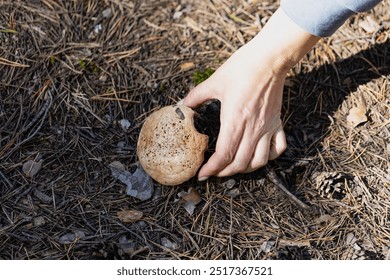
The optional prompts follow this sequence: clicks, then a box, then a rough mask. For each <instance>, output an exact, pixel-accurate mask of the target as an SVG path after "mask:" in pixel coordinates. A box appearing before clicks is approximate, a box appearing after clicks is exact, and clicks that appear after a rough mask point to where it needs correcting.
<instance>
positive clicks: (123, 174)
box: [108, 161, 154, 201]
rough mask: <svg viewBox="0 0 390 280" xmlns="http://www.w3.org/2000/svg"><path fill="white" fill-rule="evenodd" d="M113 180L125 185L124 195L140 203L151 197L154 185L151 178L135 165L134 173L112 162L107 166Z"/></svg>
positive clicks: (117, 162) (119, 163)
mask: <svg viewBox="0 0 390 280" xmlns="http://www.w3.org/2000/svg"><path fill="white" fill-rule="evenodd" d="M108 167H109V168H110V169H111V174H112V176H113V177H114V178H116V179H118V180H119V181H121V182H122V183H124V184H126V186H127V188H126V193H127V194H128V195H130V196H133V197H136V198H138V199H140V200H142V201H144V200H148V199H149V198H151V197H152V195H153V191H154V184H153V180H152V178H151V177H150V176H149V175H148V174H147V173H146V172H145V171H144V170H143V169H142V167H141V166H140V165H137V169H136V170H135V171H134V173H131V172H130V171H128V170H126V167H125V166H124V165H123V164H122V163H121V162H119V161H114V162H112V163H110V164H109V165H108Z"/></svg>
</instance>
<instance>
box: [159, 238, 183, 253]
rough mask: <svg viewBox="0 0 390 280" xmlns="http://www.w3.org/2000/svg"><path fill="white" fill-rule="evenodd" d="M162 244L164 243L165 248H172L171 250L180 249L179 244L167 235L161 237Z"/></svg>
mask: <svg viewBox="0 0 390 280" xmlns="http://www.w3.org/2000/svg"><path fill="white" fill-rule="evenodd" d="M161 245H163V246H164V247H165V248H168V249H171V250H177V249H179V245H177V243H176V242H172V241H171V240H169V239H168V238H166V237H163V238H161Z"/></svg>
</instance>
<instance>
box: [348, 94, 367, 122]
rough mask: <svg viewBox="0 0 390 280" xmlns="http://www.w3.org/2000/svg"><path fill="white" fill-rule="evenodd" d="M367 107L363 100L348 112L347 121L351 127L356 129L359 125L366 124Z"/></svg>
mask: <svg viewBox="0 0 390 280" xmlns="http://www.w3.org/2000/svg"><path fill="white" fill-rule="evenodd" d="M366 113H367V106H366V103H365V102H364V100H361V101H360V102H359V103H358V104H357V105H356V106H355V107H353V108H351V109H350V110H349V113H348V116H347V121H348V124H349V125H350V126H351V127H357V126H358V125H359V124H361V123H364V122H366V121H367V120H368V119H367V116H366Z"/></svg>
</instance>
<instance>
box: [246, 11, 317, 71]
mask: <svg viewBox="0 0 390 280" xmlns="http://www.w3.org/2000/svg"><path fill="white" fill-rule="evenodd" d="M319 39H320V37H317V36H314V35H312V34H310V33H308V32H306V31H305V30H303V29H302V28H301V27H299V26H298V25H297V24H296V23H295V22H293V21H292V20H291V19H290V18H289V17H288V16H287V15H286V14H285V13H284V12H283V11H282V10H281V9H280V8H279V9H278V10H277V11H276V12H275V13H274V15H273V16H272V17H271V19H270V20H269V21H268V22H267V24H266V25H265V26H264V28H263V29H262V30H261V31H260V32H259V34H258V35H257V36H256V37H255V38H254V39H253V40H252V41H251V42H250V43H248V44H250V45H252V47H253V48H254V49H256V50H257V55H258V57H259V58H260V59H262V60H263V63H264V62H265V63H267V65H269V67H271V69H272V71H274V72H276V73H285V74H287V72H288V71H289V70H290V69H291V68H292V67H293V66H294V65H295V64H296V63H298V62H299V61H300V60H301V59H302V57H303V56H304V55H305V54H306V53H307V52H308V51H309V50H310V49H311V48H312V47H313V46H314V45H315V44H316V43H317V42H318V40H319ZM264 60H265V61H264Z"/></svg>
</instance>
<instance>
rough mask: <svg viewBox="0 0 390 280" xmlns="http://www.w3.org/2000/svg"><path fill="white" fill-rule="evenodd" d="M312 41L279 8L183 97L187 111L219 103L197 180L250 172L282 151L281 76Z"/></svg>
mask: <svg viewBox="0 0 390 280" xmlns="http://www.w3.org/2000/svg"><path fill="white" fill-rule="evenodd" d="M318 39H319V38H318V37H315V36H313V35H311V34H309V33H307V32H305V31H303V30H302V29H300V28H299V27H298V26H297V25H296V24H295V23H294V22H292V21H291V20H290V19H289V18H288V17H287V15H285V14H284V13H283V12H282V11H281V10H280V9H279V10H278V11H276V12H275V14H274V15H273V16H272V18H271V19H270V20H269V22H268V23H267V24H266V26H265V27H264V28H263V29H262V31H261V32H260V33H259V34H258V35H257V36H256V37H255V38H254V39H253V40H252V41H250V42H249V43H248V44H246V45H245V46H243V47H242V48H240V49H239V50H238V51H236V52H235V53H234V54H233V55H232V56H231V57H230V58H229V59H228V60H227V61H226V62H225V63H224V64H223V65H222V66H221V67H220V68H219V69H217V71H216V72H215V73H214V74H213V75H212V76H211V77H210V78H209V79H207V80H206V81H204V82H203V83H201V84H200V85H198V86H197V87H195V88H194V89H193V90H192V91H191V92H190V93H189V94H188V95H187V96H186V97H185V99H184V100H183V104H184V105H187V106H189V107H197V106H198V105H200V104H202V103H203V102H205V101H207V100H210V99H218V100H220V101H221V115H220V119H221V128H220V132H219V135H218V140H217V144H216V150H215V153H214V154H213V155H212V156H211V157H210V159H209V160H208V162H207V163H206V164H205V165H204V166H203V167H202V168H201V169H200V171H199V174H198V178H199V180H200V181H202V180H205V179H207V178H208V177H210V176H221V177H222V176H230V175H233V174H236V173H245V172H251V171H254V170H256V169H258V168H260V167H262V166H264V165H265V164H266V163H267V162H268V160H272V159H275V158H277V157H278V156H279V155H280V154H282V153H283V151H284V150H285V149H286V138H285V134H284V131H283V128H282V122H281V119H280V111H281V106H282V95H283V86H284V81H285V77H286V74H287V71H288V70H289V69H290V68H291V67H292V66H293V65H294V64H295V63H296V62H297V61H299V60H300V59H301V57H302V56H303V55H304V54H305V53H306V52H307V51H308V50H309V49H310V48H311V47H312V46H313V45H314V44H315V43H316V42H317V41H318Z"/></svg>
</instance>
